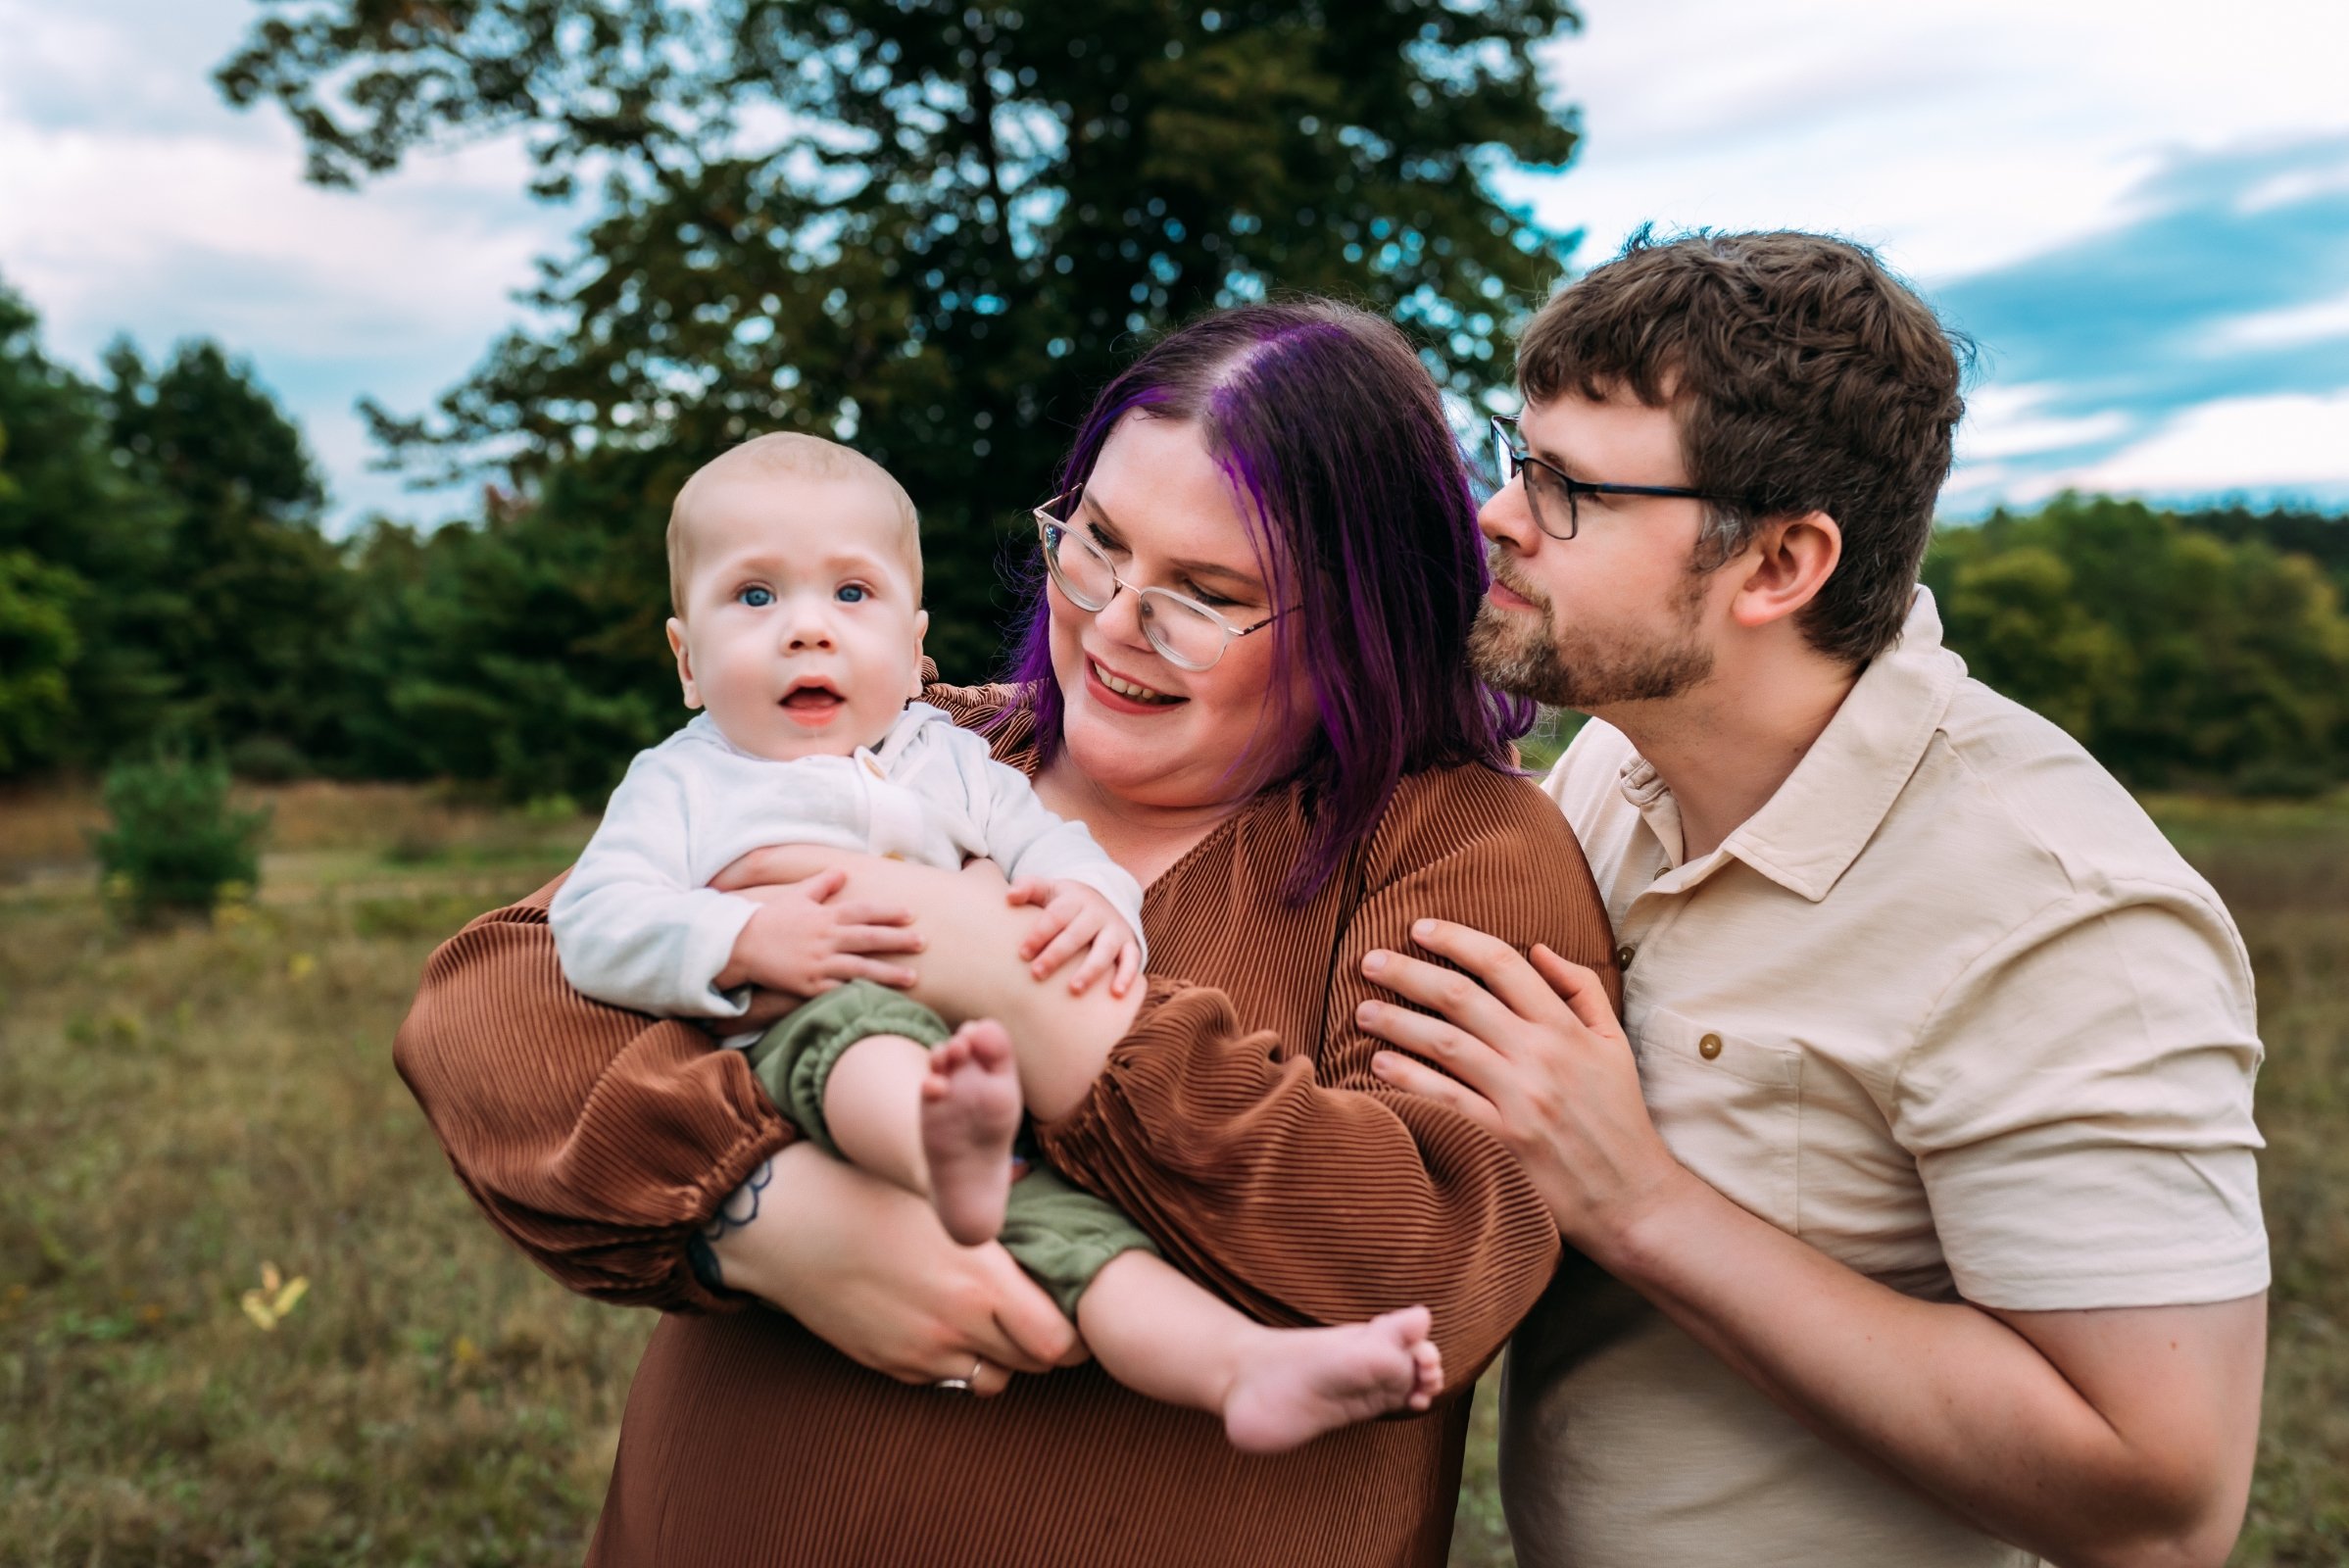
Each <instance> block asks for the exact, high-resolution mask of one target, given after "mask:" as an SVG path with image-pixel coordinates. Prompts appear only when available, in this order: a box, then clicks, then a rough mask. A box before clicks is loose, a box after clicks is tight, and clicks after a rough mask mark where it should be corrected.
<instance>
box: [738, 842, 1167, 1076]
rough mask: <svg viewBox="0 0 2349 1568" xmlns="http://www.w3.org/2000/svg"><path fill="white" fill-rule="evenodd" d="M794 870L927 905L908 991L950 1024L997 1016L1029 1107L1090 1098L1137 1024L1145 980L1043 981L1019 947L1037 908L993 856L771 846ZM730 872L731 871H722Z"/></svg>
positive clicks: (849, 894)
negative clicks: (832, 870) (1116, 989)
mask: <svg viewBox="0 0 2349 1568" xmlns="http://www.w3.org/2000/svg"><path fill="white" fill-rule="evenodd" d="M760 855H761V856H762V857H768V858H770V859H771V860H772V861H773V863H777V864H787V865H788V867H789V869H790V870H791V872H792V874H794V875H807V874H812V872H814V871H816V870H819V869H822V868H823V867H826V866H833V865H837V866H839V867H840V868H841V869H842V870H845V871H846V872H848V874H849V882H848V887H847V889H846V891H845V892H843V893H842V894H841V897H842V898H843V899H854V900H874V901H877V902H879V903H882V904H890V905H902V906H904V907H907V908H911V909H915V910H918V911H919V923H918V926H917V929H918V930H919V931H920V932H921V935H922V943H923V946H922V951H921V952H920V953H918V954H912V955H908V956H905V957H903V958H902V959H901V960H900V961H903V962H904V963H905V965H906V967H908V968H910V969H912V970H913V971H914V974H915V975H916V977H917V978H916V979H915V981H914V984H913V987H912V989H911V991H910V992H909V993H908V994H909V995H910V996H911V997H912V998H913V999H914V1000H915V1001H916V1002H919V1003H921V1004H922V1005H925V1006H927V1007H930V1008H933V1009H934V1010H936V1011H937V1012H938V1014H939V1015H940V1016H942V1017H944V1018H945V1019H946V1020H947V1021H948V1022H950V1023H959V1022H963V1021H966V1020H968V1019H972V1018H992V1019H994V1020H995V1021H996V1022H998V1023H1000V1024H1002V1025H1003V1029H1004V1032H1005V1033H1007V1034H1008V1035H1009V1036H1010V1037H1011V1045H1012V1050H1013V1052H1014V1054H1015V1056H1016V1058H1017V1060H1018V1063H1019V1079H1020V1087H1021V1089H1022V1091H1023V1092H1024V1094H1025V1097H1026V1100H1027V1104H1028V1109H1029V1110H1031V1111H1033V1112H1034V1113H1035V1114H1036V1116H1037V1118H1038V1119H1039V1120H1042V1121H1056V1120H1058V1119H1059V1118H1060V1117H1062V1116H1065V1115H1067V1114H1068V1113H1069V1112H1070V1111H1072V1110H1074V1109H1075V1108H1076V1107H1077V1106H1078V1105H1079V1104H1080V1103H1083V1101H1084V1099H1085V1096H1086V1095H1087V1094H1088V1093H1089V1092H1090V1091H1091V1090H1092V1088H1093V1081H1094V1080H1095V1079H1096V1078H1098V1077H1100V1076H1101V1068H1102V1067H1103V1066H1104V1065H1105V1064H1106V1063H1107V1061H1108V1059H1109V1048H1110V1047H1111V1046H1113V1045H1115V1044H1116V1043H1117V1042H1118V1040H1119V1039H1120V1038H1121V1037H1123V1035H1124V1034H1125V1032H1126V1030H1127V1029H1129V1028H1131V1027H1132V1026H1133V1022H1134V1015H1135V1014H1136V1013H1137V1012H1138V1011H1140V1010H1141V1006H1142V994H1143V988H1142V987H1140V986H1136V987H1135V988H1134V989H1133V990H1132V991H1130V992H1128V993H1127V994H1126V995H1125V996H1123V997H1111V996H1110V995H1109V988H1108V987H1107V986H1106V985H1097V986H1095V987H1093V988H1092V989H1091V990H1090V991H1088V992H1086V993H1085V994H1084V995H1083V996H1081V997H1072V996H1070V995H1069V994H1068V987H1067V985H1066V984H1065V983H1063V982H1062V981H1061V980H1060V979H1057V978H1055V979H1052V980H1038V979H1036V978H1035V977H1034V976H1032V975H1031V974H1029V972H1028V966H1027V964H1026V963H1025V962H1024V961H1023V960H1022V959H1021V958H1020V956H1019V944H1020V942H1021V940H1022V939H1023V938H1024V937H1025V936H1026V935H1027V932H1028V926H1029V925H1030V923H1031V922H1033V921H1034V919H1035V918H1036V915H1037V911H1036V910H1034V909H1028V908H1020V907H1013V906H1012V905H1011V904H1009V903H1008V902H1007V900H1006V898H1005V894H1006V893H1007V892H1008V891H1009V885H1008V884H1007V883H1005V882H1004V880H1003V873H1002V872H1001V871H1000V870H998V869H997V868H996V867H995V866H994V865H993V864H991V863H990V862H988V861H985V860H974V861H972V862H971V863H970V864H969V865H967V866H965V867H964V868H963V869H961V870H960V871H942V870H939V869H938V868H937V867H935V866H927V865H917V864H915V863H913V862H912V861H909V860H890V859H884V858H881V857H879V856H873V855H857V854H854V853H851V852H848V851H842V850H823V849H810V848H807V847H805V846H793V847H792V849H791V850H790V851H789V852H788V857H787V858H785V857H784V856H783V855H780V854H778V853H777V852H766V851H761V852H760ZM721 880H722V878H721Z"/></svg>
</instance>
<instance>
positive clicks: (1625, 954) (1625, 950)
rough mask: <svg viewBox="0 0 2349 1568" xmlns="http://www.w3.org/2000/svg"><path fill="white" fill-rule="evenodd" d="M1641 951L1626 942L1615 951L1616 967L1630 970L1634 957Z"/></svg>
mask: <svg viewBox="0 0 2349 1568" xmlns="http://www.w3.org/2000/svg"><path fill="white" fill-rule="evenodd" d="M1638 952H1639V949H1638V948H1635V947H1633V946H1632V945H1631V944H1630V943H1628V942H1626V943H1625V944H1624V945H1623V946H1622V947H1620V948H1617V949H1616V950H1615V967H1616V968H1618V969H1628V968H1630V967H1631V966H1632V956H1633V955H1635V954H1637V953H1638Z"/></svg>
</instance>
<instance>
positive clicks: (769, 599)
mask: <svg viewBox="0 0 2349 1568" xmlns="http://www.w3.org/2000/svg"><path fill="white" fill-rule="evenodd" d="M734 597H735V599H736V600H738V601H739V602H741V603H743V604H746V605H748V606H750V607H751V608H752V609H753V610H764V609H765V608H766V607H767V606H769V605H771V604H773V603H774V602H775V591H774V590H773V589H772V588H761V587H759V586H758V585H756V584H753V585H752V586H751V587H748V588H745V589H742V590H741V591H740V592H738V593H736V594H735V596H734Z"/></svg>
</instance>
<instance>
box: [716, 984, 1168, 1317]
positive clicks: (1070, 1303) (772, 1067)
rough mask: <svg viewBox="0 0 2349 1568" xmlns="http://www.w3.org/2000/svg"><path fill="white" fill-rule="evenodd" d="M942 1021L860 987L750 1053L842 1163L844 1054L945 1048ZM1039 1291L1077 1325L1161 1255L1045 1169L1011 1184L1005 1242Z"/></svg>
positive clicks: (803, 1009)
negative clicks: (901, 1040)
mask: <svg viewBox="0 0 2349 1568" xmlns="http://www.w3.org/2000/svg"><path fill="white" fill-rule="evenodd" d="M951 1032H952V1031H950V1030H949V1029H948V1028H947V1026H946V1023H945V1020H943V1019H941V1018H940V1017H939V1016H938V1014H936V1013H934V1012H932V1011H931V1010H930V1009H929V1008H927V1007H925V1006H923V1005H921V1004H920V1003H918V1002H915V1001H914V1000H913V999H912V998H910V997H908V996H906V995H905V993H903V992H900V991H892V990H890V989H889V988H888V987H887V986H877V985H874V984H872V983H871V982H870V981H866V980H852V981H850V982H849V983H848V984H846V985H844V986H840V987H838V988H837V989H835V990H832V991H827V992H825V993H824V994H823V995H822V996H820V997H813V998H810V999H809V1000H807V1002H804V1003H802V1004H800V1005H799V1007H798V1008H797V1009H796V1010H794V1011H793V1012H792V1014H791V1015H790V1016H789V1017H787V1018H785V1019H784V1020H783V1021H782V1022H780V1023H778V1024H776V1025H775V1026H774V1027H773V1028H771V1029H769V1030H768V1031H767V1032H766V1033H765V1034H763V1035H761V1036H759V1040H758V1042H757V1043H756V1044H754V1045H753V1046H752V1047H751V1048H750V1050H749V1051H748V1052H747V1053H745V1054H746V1055H747V1056H748V1057H749V1059H750V1063H751V1070H752V1072H753V1073H755V1074H757V1076H758V1079H759V1084H760V1086H761V1087H763V1088H764V1089H765V1090H766V1093H767V1098H768V1099H770V1100H772V1101H773V1102H774V1103H775V1108H776V1109H777V1110H780V1111H781V1112H783V1114H784V1115H786V1116H788V1117H790V1118H791V1122H792V1125H794V1126H796V1127H797V1128H799V1130H800V1133H801V1135H802V1136H803V1137H805V1138H807V1140H808V1141H809V1142H811V1143H813V1144H814V1145H815V1146H816V1147H817V1148H818V1149H821V1150H823V1151H824V1152H826V1153H829V1154H833V1155H838V1154H839V1152H840V1149H839V1147H838V1146H837V1145H835V1144H834V1143H833V1142H832V1133H831V1129H830V1128H828V1127H826V1126H825V1125H824V1086H825V1085H826V1084H828V1083H830V1082H831V1080H832V1069H833V1067H834V1066H836V1065H837V1064H838V1063H839V1061H840V1055H841V1053H842V1052H844V1051H846V1050H848V1049H849V1047H851V1046H853V1045H855V1044H856V1042H857V1041H859V1040H862V1039H863V1038H864V1037H865V1036H867V1035H904V1036H905V1037H906V1038H907V1039H908V1040H915V1041H919V1042H920V1043H921V1044H922V1045H925V1046H936V1045H938V1044H940V1043H941V1042H942V1041H944V1040H945V1039H946V1038H947V1036H948V1035H949V1034H950V1033H951ZM997 1240H998V1241H1000V1242H1002V1243H1003V1250H1005V1251H1007V1252H1009V1253H1010V1254H1011V1255H1012V1257H1013V1258H1015V1259H1017V1260H1018V1262H1019V1266H1020V1267H1021V1268H1024V1269H1026V1270H1027V1271H1028V1273H1029V1275H1030V1276H1031V1277H1032V1278H1034V1279H1035V1281H1036V1283H1037V1284H1039V1285H1041V1286H1043V1287H1044V1288H1045V1291H1046V1292H1047V1293H1048V1294H1049V1295H1050V1296H1051V1297H1052V1299H1053V1300H1054V1301H1055V1302H1057V1303H1059V1307H1060V1310H1061V1312H1062V1313H1064V1314H1066V1315H1067V1316H1069V1317H1071V1318H1073V1317H1075V1316H1076V1311H1077V1298H1079V1297H1081V1296H1083V1295H1084V1294H1085V1289H1086V1287H1087V1286H1089V1285H1091V1284H1092V1283H1093V1277H1094V1276H1095V1275H1096V1274H1099V1273H1100V1272H1101V1269H1102V1267H1103V1266H1104V1265H1106V1264H1107V1263H1108V1261H1109V1259H1111V1258H1113V1257H1115V1256H1116V1255H1117V1254H1118V1253H1120V1252H1127V1251H1142V1252H1149V1253H1150V1254H1151V1255H1153V1256H1155V1255H1156V1254H1157V1251H1158V1249H1157V1248H1156V1246H1155V1245H1153V1244H1152V1243H1151V1241H1150V1238H1149V1237H1148V1236H1145V1235H1144V1234H1143V1233H1142V1231H1141V1229H1140V1228H1139V1227H1137V1226H1136V1225H1135V1224H1134V1222H1133V1221H1132V1220H1130V1219H1128V1218H1126V1217H1125V1215H1124V1214H1122V1213H1120V1212H1118V1210H1117V1209H1115V1208H1114V1207H1112V1206H1111V1205H1109V1204H1107V1203H1104V1202H1102V1201H1101V1200H1100V1199H1098V1198H1096V1197H1094V1196H1093V1195H1092V1194H1091V1193H1086V1192H1080V1191H1078V1190H1077V1189H1076V1188H1074V1187H1071V1186H1070V1185H1069V1184H1068V1183H1067V1182H1065V1181H1062V1180H1061V1179H1060V1178H1059V1177H1058V1176H1057V1175H1055V1174H1053V1173H1052V1171H1051V1170H1048V1169H1047V1168H1045V1167H1044V1166H1042V1165H1039V1164H1034V1163H1031V1164H1030V1165H1029V1166H1028V1170H1027V1174H1025V1175H1024V1176H1022V1177H1020V1178H1019V1180H1017V1181H1015V1182H1013V1183H1012V1184H1011V1200H1010V1202H1009V1204H1008V1205H1007V1206H1006V1207H1005V1209H1004V1212H1003V1233H1002V1235H1000V1236H999V1237H998V1238H997Z"/></svg>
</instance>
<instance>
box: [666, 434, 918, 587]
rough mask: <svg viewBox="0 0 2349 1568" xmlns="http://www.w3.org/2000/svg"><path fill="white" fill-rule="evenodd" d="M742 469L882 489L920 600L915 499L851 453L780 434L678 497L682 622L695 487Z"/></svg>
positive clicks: (674, 548)
mask: <svg viewBox="0 0 2349 1568" xmlns="http://www.w3.org/2000/svg"><path fill="white" fill-rule="evenodd" d="M737 468H741V469H747V470H749V471H752V472H756V473H758V474H760V475H764V476H767V477H771V478H783V477H789V478H797V479H866V480H870V481H871V482H873V483H874V484H877V485H879V486H880V487H881V489H882V490H883V491H884V492H885V493H886V494H887V495H888V497H889V499H890V502H891V503H892V505H894V506H895V507H896V508H897V514H898V520H899V521H900V523H901V524H902V525H903V529H904V541H903V542H904V544H905V566H906V569H907V570H909V571H910V572H912V574H913V597H914V600H915V601H916V602H917V603H918V602H919V601H920V599H921V517H920V515H919V514H917V513H916V512H915V511H914V510H913V498H912V497H911V496H909V495H907V494H905V486H904V485H902V484H900V483H898V482H897V479H896V477H895V476H894V475H892V474H891V473H890V471H889V470H888V469H887V468H884V467H882V466H880V465H879V464H877V463H875V462H874V461H873V460H872V459H870V458H868V457H866V456H865V455H864V454H863V453H861V452H858V451H856V450H855V449H854V448H851V447H844V446H842V445H841V444H840V443H839V442H837V441H827V440H825V439H824V438H823V437H822V436H818V435H801V434H799V433H797V432H794V431H788V430H777V431H772V432H770V433H768V434H766V435H755V436H753V437H751V439H749V440H748V441H745V442H744V443H743V444H742V445H740V446H738V447H734V448H732V449H730V450H728V451H726V452H722V453H720V454H718V456H716V457H714V458H712V459H710V461H709V462H708V463H705V464H703V465H702V466H700V467H699V468H696V469H695V470H694V472H693V477H692V478H690V479H687V480H686V481H685V483H684V485H683V487H682V488H680V489H679V490H678V491H677V499H676V500H675V501H674V502H672V503H671V504H670V506H669V509H668V602H669V609H670V610H671V611H672V612H673V613H675V614H676V615H677V617H678V618H679V619H680V620H681V619H683V618H684V616H685V585H686V581H687V579H688V578H689V577H691V575H692V574H693V551H692V548H691V544H690V540H689V538H688V533H689V530H688V529H687V527H686V506H687V503H689V502H690V501H691V500H692V499H693V493H694V489H695V487H696V486H698V485H700V484H701V483H702V482H703V481H704V480H705V479H707V478H709V477H710V475H712V474H720V473H725V472H730V471H732V470H734V469H737Z"/></svg>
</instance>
